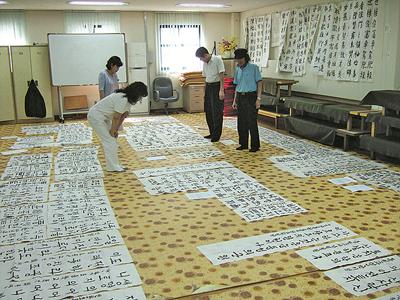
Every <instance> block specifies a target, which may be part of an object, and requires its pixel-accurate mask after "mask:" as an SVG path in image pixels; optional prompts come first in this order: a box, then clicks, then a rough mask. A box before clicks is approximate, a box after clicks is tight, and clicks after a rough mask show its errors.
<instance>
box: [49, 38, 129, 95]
mask: <svg viewBox="0 0 400 300" xmlns="http://www.w3.org/2000/svg"><path fill="white" fill-rule="evenodd" d="M51 35H56V36H61V35H64V36H66V35H68V36H82V35H121V36H122V37H123V41H124V42H123V43H124V47H123V49H124V57H121V60H122V62H123V64H124V70H125V72H124V73H125V79H126V80H125V81H120V82H119V83H127V82H128V65H127V53H126V38H125V33H48V34H47V43H48V47H49V61H50V78H51V85H52V86H53V87H62V86H92V85H97V84H98V83H92V84H61V85H58V84H54V83H53V82H54V80H53V72H52V63H51V47H50V39H49V36H51ZM110 57H111V56H110ZM105 63H106V62H104V64H105ZM98 72H101V70H98Z"/></svg>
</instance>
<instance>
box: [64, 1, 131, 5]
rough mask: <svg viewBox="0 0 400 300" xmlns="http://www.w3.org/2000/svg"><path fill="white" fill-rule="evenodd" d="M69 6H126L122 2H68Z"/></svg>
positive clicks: (125, 3)
mask: <svg viewBox="0 0 400 300" xmlns="http://www.w3.org/2000/svg"><path fill="white" fill-rule="evenodd" d="M68 3H69V4H71V5H127V4H128V3H127V2H122V1H69V2H68Z"/></svg>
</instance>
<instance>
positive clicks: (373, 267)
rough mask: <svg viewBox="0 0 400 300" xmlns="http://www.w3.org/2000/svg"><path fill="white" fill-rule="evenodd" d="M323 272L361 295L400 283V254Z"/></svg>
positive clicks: (354, 293) (342, 285) (348, 289)
mask: <svg viewBox="0 0 400 300" xmlns="http://www.w3.org/2000/svg"><path fill="white" fill-rule="evenodd" d="M324 273H325V275H326V276H328V277H329V278H331V279H332V280H333V281H335V282H336V283H337V284H339V285H340V286H341V287H343V288H344V289H345V290H346V291H348V292H349V293H351V294H353V295H356V296H363V295H367V294H371V293H375V292H377V291H382V290H386V289H388V288H391V287H395V286H399V285H400V256H398V255H395V256H389V257H385V258H378V259H375V260H372V261H368V262H362V263H358V264H355V265H352V266H349V267H342V268H338V269H334V270H331V271H326V272H324Z"/></svg>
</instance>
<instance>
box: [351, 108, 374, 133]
mask: <svg viewBox="0 0 400 300" xmlns="http://www.w3.org/2000/svg"><path fill="white" fill-rule="evenodd" d="M379 112H380V111H378V110H365V109H364V110H357V111H351V112H350V113H349V118H348V120H347V127H346V129H347V130H352V128H353V117H354V116H358V117H360V118H361V130H365V119H366V118H367V117H368V114H369V113H379Z"/></svg>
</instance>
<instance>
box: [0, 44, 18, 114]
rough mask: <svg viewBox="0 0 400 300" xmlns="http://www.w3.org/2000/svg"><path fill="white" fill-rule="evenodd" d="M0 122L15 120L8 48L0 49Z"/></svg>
mask: <svg viewBox="0 0 400 300" xmlns="http://www.w3.org/2000/svg"><path fill="white" fill-rule="evenodd" d="M0 91H1V93H0V107H1V109H0V121H13V120H15V110H14V99H13V91H12V77H11V69H10V56H9V51H8V47H0Z"/></svg>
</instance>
